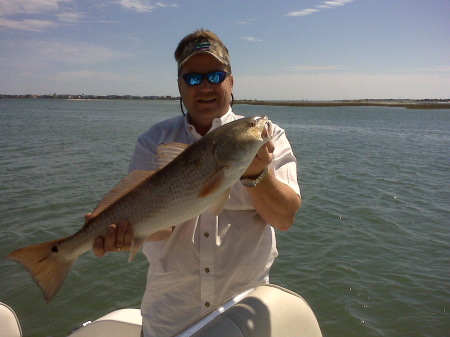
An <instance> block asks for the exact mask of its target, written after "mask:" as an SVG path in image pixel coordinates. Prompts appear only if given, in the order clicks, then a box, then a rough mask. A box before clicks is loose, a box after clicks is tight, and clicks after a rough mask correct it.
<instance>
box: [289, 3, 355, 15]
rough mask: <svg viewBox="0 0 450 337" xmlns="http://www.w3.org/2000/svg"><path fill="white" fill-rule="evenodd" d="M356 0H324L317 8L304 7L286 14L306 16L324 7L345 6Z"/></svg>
mask: <svg viewBox="0 0 450 337" xmlns="http://www.w3.org/2000/svg"><path fill="white" fill-rule="evenodd" d="M353 1H354V0H334V1H324V2H323V4H322V5H317V6H316V8H318V9H314V8H308V9H303V10H301V11H297V12H289V13H287V14H286V15H285V16H305V15H311V14H314V13H317V12H319V11H320V10H322V9H328V8H334V7H337V6H344V5H345V4H348V3H350V2H353Z"/></svg>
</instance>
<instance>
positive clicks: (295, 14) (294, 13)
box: [286, 8, 319, 16]
mask: <svg viewBox="0 0 450 337" xmlns="http://www.w3.org/2000/svg"><path fill="white" fill-rule="evenodd" d="M318 11H319V10H318V9H312V8H308V9H303V10H301V11H298V12H289V13H287V14H286V16H305V15H310V14H313V13H315V12H318Z"/></svg>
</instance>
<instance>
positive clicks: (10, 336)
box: [0, 302, 22, 337]
mask: <svg viewBox="0 0 450 337" xmlns="http://www.w3.org/2000/svg"><path fill="white" fill-rule="evenodd" d="M0 327H1V328H0V336H1V337H21V336H22V329H21V327H20V323H19V320H18V318H17V316H16V314H15V312H14V310H12V309H11V308H10V307H9V306H7V305H6V304H5V303H2V302H0Z"/></svg>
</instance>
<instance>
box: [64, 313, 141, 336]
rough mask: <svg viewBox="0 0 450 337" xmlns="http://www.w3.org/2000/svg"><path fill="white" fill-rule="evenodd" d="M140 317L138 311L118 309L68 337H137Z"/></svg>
mask: <svg viewBox="0 0 450 337" xmlns="http://www.w3.org/2000/svg"><path fill="white" fill-rule="evenodd" d="M141 329H142V316H141V310H139V309H120V310H116V311H113V312H110V313H109V314H106V315H105V316H103V317H100V318H99V319H97V320H95V321H94V322H86V323H85V324H84V327H82V328H80V329H79V330H76V331H74V332H73V333H72V334H71V335H70V337H94V336H95V337H139V336H141Z"/></svg>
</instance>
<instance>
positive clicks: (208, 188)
mask: <svg viewBox="0 0 450 337" xmlns="http://www.w3.org/2000/svg"><path fill="white" fill-rule="evenodd" d="M224 180H225V166H222V167H221V168H220V170H218V171H216V172H214V173H213V174H212V175H211V176H209V177H208V179H207V180H206V182H205V183H204V184H203V186H202V188H201V190H200V193H199V194H198V197H199V198H204V197H206V196H208V195H210V194H211V193H214V192H215V191H217V189H219V188H220V187H221V186H222V184H223V182H224Z"/></svg>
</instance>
